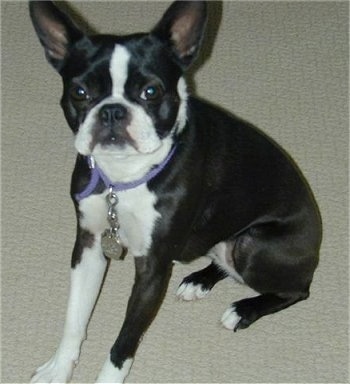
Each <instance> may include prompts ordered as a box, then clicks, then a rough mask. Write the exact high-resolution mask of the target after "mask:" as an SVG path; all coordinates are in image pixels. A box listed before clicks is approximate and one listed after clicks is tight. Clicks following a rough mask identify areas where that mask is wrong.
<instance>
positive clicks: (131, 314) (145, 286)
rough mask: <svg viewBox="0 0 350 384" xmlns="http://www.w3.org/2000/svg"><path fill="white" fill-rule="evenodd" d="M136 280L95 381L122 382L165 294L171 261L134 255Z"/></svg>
mask: <svg viewBox="0 0 350 384" xmlns="http://www.w3.org/2000/svg"><path fill="white" fill-rule="evenodd" d="M135 267H136V276H135V283H134V287H133V289H132V293H131V297H130V299H129V303H128V308H127V312H126V317H125V320H124V324H123V326H122V329H121V331H120V333H119V336H118V338H117V340H116V342H115V343H114V345H113V347H112V349H111V352H110V355H109V356H108V358H107V360H106V362H105V364H104V366H103V368H102V371H101V372H100V374H99V376H98V378H97V382H98V383H123V382H124V379H125V377H126V376H127V375H128V373H129V371H130V368H131V365H132V363H133V360H134V356H135V353H136V349H137V346H138V344H139V342H140V339H141V337H142V335H143V334H144V332H145V331H146V330H147V328H148V326H149V325H150V324H151V322H152V320H153V319H154V317H155V315H156V314H157V312H158V309H159V307H160V305H161V303H162V301H163V298H164V296H165V293H166V290H167V287H168V283H169V279H170V275H171V270H172V263H171V262H169V263H168V262H164V261H160V260H155V258H153V257H152V256H147V257H136V258H135Z"/></svg>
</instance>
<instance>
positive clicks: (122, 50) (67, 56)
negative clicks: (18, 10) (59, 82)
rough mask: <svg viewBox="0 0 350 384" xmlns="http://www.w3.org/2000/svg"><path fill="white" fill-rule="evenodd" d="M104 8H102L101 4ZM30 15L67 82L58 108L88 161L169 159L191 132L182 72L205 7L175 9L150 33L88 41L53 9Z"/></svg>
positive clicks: (36, 4) (34, 9)
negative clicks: (105, 156)
mask: <svg viewBox="0 0 350 384" xmlns="http://www.w3.org/2000/svg"><path fill="white" fill-rule="evenodd" d="M101 6H103V3H101ZM30 15H31V18H32V21H33V24H34V27H35V30H36V32H37V35H38V37H39V39H40V42H41V44H42V45H43V47H44V49H45V54H46V57H47V59H48V61H49V62H50V63H51V64H52V65H53V66H54V68H55V69H56V70H57V71H58V72H59V74H60V75H61V76H62V78H63V84H64V91H63V97H62V100H61V105H62V108H63V110H64V113H65V116H66V119H67V121H68V123H69V125H70V127H71V129H72V130H73V132H74V133H75V135H76V136H75V146H76V149H77V150H78V152H79V153H80V154H83V155H95V156H99V155H103V154H110V155H111V154H112V155H115V156H116V157H118V158H120V159H122V158H127V157H130V156H132V157H134V156H135V155H140V156H146V155H149V154H154V153H157V152H158V151H161V152H164V153H165V152H166V151H167V150H168V149H169V148H170V147H171V145H172V142H173V140H174V138H175V137H176V134H177V133H179V132H181V130H182V129H183V128H184V126H185V124H186V99H187V92H186V86H185V82H184V79H183V77H182V76H183V72H184V70H186V68H187V67H188V66H189V65H190V64H191V63H192V61H193V60H194V58H195V56H196V54H197V52H198V49H199V46H200V43H201V40H202V36H203V32H204V28H205V24H206V4H205V2H203V1H177V2H175V3H173V4H172V5H171V6H170V7H169V9H168V10H167V11H166V12H165V14H164V15H163V17H162V19H161V20H160V21H159V23H158V24H157V25H156V26H155V28H154V29H153V30H152V31H151V32H150V33H144V34H143V33H142V34H133V35H127V36H112V35H92V36H88V35H86V34H84V33H83V32H82V30H81V29H80V28H78V27H77V26H76V25H75V24H74V23H73V21H72V20H71V19H70V18H69V17H68V16H67V15H66V14H65V13H63V12H62V11H61V10H60V9H59V8H57V7H56V5H55V4H54V3H52V2H50V1H31V2H30Z"/></svg>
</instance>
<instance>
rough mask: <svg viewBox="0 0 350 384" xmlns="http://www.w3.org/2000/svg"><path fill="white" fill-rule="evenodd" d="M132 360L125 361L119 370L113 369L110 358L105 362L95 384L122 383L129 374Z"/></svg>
mask: <svg viewBox="0 0 350 384" xmlns="http://www.w3.org/2000/svg"><path fill="white" fill-rule="evenodd" d="M132 363H133V359H131V358H130V359H126V360H125V361H124V363H123V366H122V368H121V369H119V368H117V367H115V366H114V365H113V364H112V362H111V360H110V357H108V358H107V360H106V361H105V363H104V365H103V367H102V370H101V372H100V374H99V375H98V378H97V380H96V383H118V384H120V383H124V380H125V378H126V376H127V375H128V374H129V372H130V368H131V366H132Z"/></svg>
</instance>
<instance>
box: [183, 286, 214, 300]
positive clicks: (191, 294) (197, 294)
mask: <svg viewBox="0 0 350 384" xmlns="http://www.w3.org/2000/svg"><path fill="white" fill-rule="evenodd" d="M209 292H210V290H208V289H203V287H202V285H201V284H196V285H195V284H193V283H182V284H180V286H179V288H178V289H177V292H176V296H177V297H178V298H179V299H182V300H185V301H191V300H197V299H203V297H205V296H207V294H208V293H209Z"/></svg>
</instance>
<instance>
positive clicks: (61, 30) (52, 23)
mask: <svg viewBox="0 0 350 384" xmlns="http://www.w3.org/2000/svg"><path fill="white" fill-rule="evenodd" d="M29 11H30V17H31V19H32V22H33V25H34V28H35V31H36V33H37V35H38V37H39V40H40V42H41V44H42V45H43V47H44V49H45V54H46V58H47V60H48V61H49V62H50V63H51V64H52V65H53V66H54V67H55V68H56V69H57V70H58V71H60V70H61V69H62V67H63V65H64V63H65V61H66V59H67V57H68V55H69V51H70V47H71V46H72V44H73V43H75V42H76V41H78V40H80V39H81V38H82V37H83V36H84V34H83V32H82V31H81V30H80V29H79V28H78V27H77V26H76V25H75V24H74V23H73V21H72V20H71V19H70V18H69V17H68V16H67V15H66V14H65V13H63V12H62V11H61V10H60V9H58V8H57V7H56V5H55V4H54V3H53V2H52V1H30V2H29Z"/></svg>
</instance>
